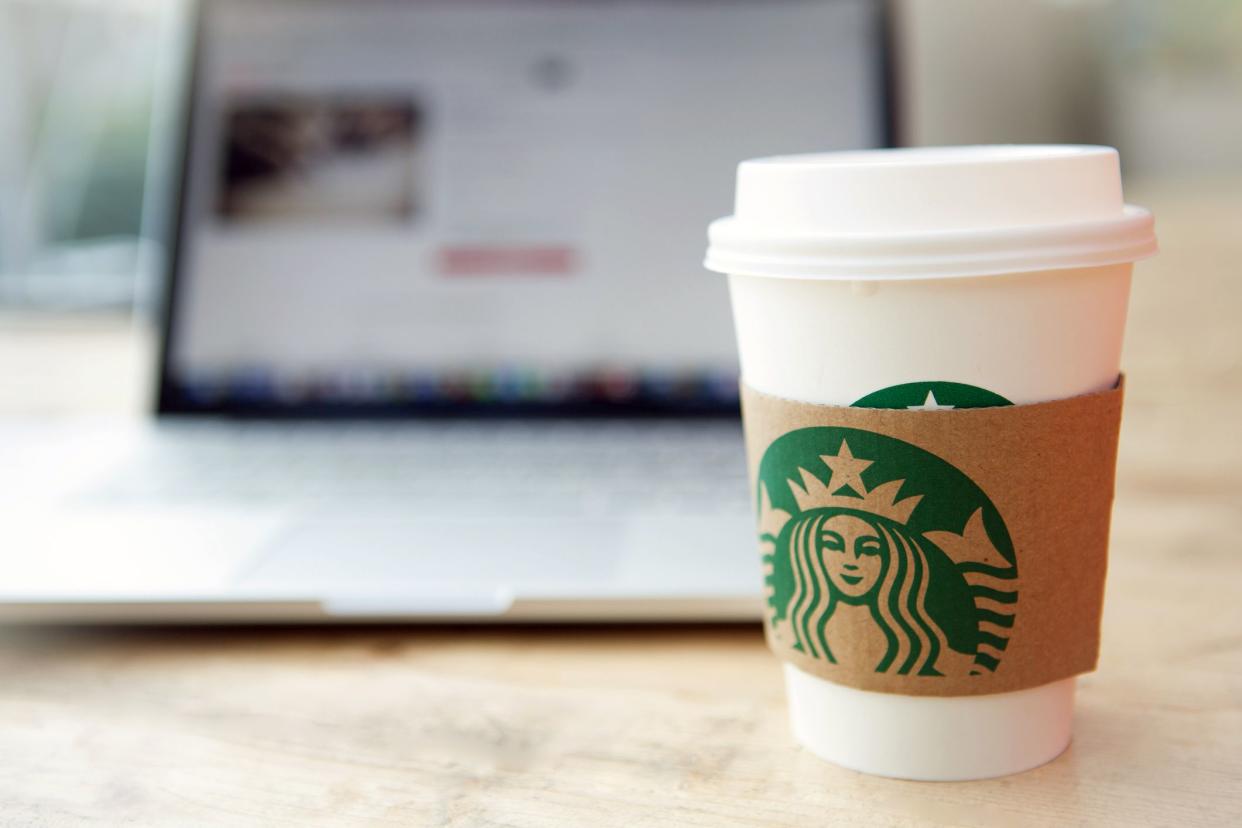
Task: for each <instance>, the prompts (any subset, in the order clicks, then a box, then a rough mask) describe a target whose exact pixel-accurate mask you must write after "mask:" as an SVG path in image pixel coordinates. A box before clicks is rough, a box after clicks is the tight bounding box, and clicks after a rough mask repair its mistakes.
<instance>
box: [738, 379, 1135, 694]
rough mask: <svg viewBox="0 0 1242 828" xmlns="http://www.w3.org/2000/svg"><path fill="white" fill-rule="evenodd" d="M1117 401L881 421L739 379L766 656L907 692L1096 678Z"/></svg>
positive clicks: (990, 689) (881, 416)
mask: <svg viewBox="0 0 1242 828" xmlns="http://www.w3.org/2000/svg"><path fill="white" fill-rule="evenodd" d="M1122 396H1123V391H1122V385H1121V383H1119V384H1118V387H1117V388H1116V389H1114V390H1113V391H1109V392H1105V393H1100V394H1089V395H1085V396H1081V397H1075V398H1072V399H1067V400H1060V401H1056V402H1048V403H1039V404H1034V405H1019V406H1005V407H995V408H975V409H957V410H930V411H928V410H888V409H866V408H849V407H836V406H824V405H813V404H808V403H801V402H795V401H791V400H785V399H780V398H777V397H773V396H769V395H766V394H761V393H759V392H756V391H754V390H753V389H751V388H748V387H746V386H745V385H743V388H742V406H743V418H744V422H745V428H746V444H747V452H748V455H749V463H750V478H751V482H752V487H753V488H752V491H753V493H754V495H755V503H756V507H757V512H758V523H759V529H758V535H759V538H760V550H761V553H762V554H763V555H764V567H765V573H766V576H767V593H768V613H767V623H766V629H767V637H768V642H769V644H770V645H771V647H772V649H773V650H774V651H775V652H776V653H777V655H778V656H780V657H781V658H782V659H784V660H786V661H789V662H791V663H793V664H794V665H796V666H797V667H799V668H800V669H802V670H804V671H806V672H808V673H812V674H814V675H817V676H820V677H822V678H825V679H828V680H830V681H834V682H837V683H840V684H845V685H849V686H851V687H857V688H861V689H864V690H876V691H882V692H889V693H901V694H906V695H926V696H961V695H978V694H985V693H1000V692H1007V691H1011V690H1020V689H1022V688H1026V687H1035V686H1038V685H1041V684H1046V683H1048V682H1050V681H1054V680H1056V679H1061V678H1065V677H1067V676H1072V675H1076V674H1078V673H1084V672H1089V671H1091V670H1093V669H1094V668H1095V664H1096V658H1097V654H1098V650H1099V628H1100V615H1101V611H1102V605H1103V591H1104V575H1105V569H1106V566H1107V551H1108V532H1109V518H1110V512H1111V505H1112V500H1113V481H1114V470H1115V464H1116V456H1117V434H1118V430H1119V426H1120V420H1121V405H1122Z"/></svg>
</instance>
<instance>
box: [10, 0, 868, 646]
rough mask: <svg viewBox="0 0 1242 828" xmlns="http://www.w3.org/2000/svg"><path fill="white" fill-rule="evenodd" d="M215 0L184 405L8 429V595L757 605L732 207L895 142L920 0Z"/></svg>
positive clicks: (607, 611) (292, 617)
mask: <svg viewBox="0 0 1242 828" xmlns="http://www.w3.org/2000/svg"><path fill="white" fill-rule="evenodd" d="M196 18H197V20H196V24H195V29H196V31H195V37H194V38H193V40H194V42H195V47H194V50H193V51H194V59H193V60H192V69H191V70H190V71H189V72H188V73H187V75H188V78H189V83H188V94H187V96H186V97H187V106H186V116H185V123H184V135H183V139H182V142H181V146H182V150H183V156H184V157H183V163H182V164H181V169H180V174H179V176H178V182H177V183H178V186H177V196H176V202H177V203H176V213H175V215H176V220H175V228H174V231H173V232H172V234H171V235H172V237H173V250H172V255H171V257H170V263H169V273H168V280H167V290H166V294H167V295H166V300H165V306H166V307H165V313H164V314H163V319H162V330H161V356H160V365H159V371H158V381H157V384H158V393H157V394H156V406H155V412H154V416H153V417H152V418H151V420H150V421H149V422H144V423H132V424H116V423H76V424H73V425H72V426H69V425H66V424H63V423H62V424H26V425H25V426H22V427H18V426H16V425H14V424H12V423H9V424H7V425H6V426H5V427H4V429H3V434H4V441H5V443H6V444H7V448H6V454H7V456H8V458H9V462H8V463H6V464H5V465H6V467H7V468H5V469H3V470H0V491H3V493H4V497H3V502H4V503H5V504H6V505H5V506H4V507H0V508H2V509H3V513H4V515H3V520H2V521H0V531H2V532H3V533H4V535H5V541H4V543H3V544H0V546H2V547H3V550H4V554H3V557H4V566H5V571H6V577H5V578H4V579H3V580H0V618H3V619H8V620H13V621H20V620H38V621H125V622H145V621H158V622H217V621H220V622H247V623H249V622H332V621H384V620H401V621H406V620H470V621H508V620H515V621H516V620H524V621H557V620H573V621H605V620H675V619H686V620H713V619H718V620H723V619H753V618H758V617H759V613H760V607H761V603H762V600H761V594H760V590H761V584H762V575H761V572H760V564H759V556H758V555H757V554H756V551H755V547H754V543H753V540H752V538H753V525H752V517H751V504H750V500H749V494H748V490H747V482H746V467H745V460H744V456H743V448H742V441H741V431H740V427H739V422H738V398H737V374H738V368H737V362H736V356H735V350H734V343H733V336H732V326H731V320H730V314H729V306H728V297H727V290H726V286H725V284H724V283H723V282H722V281H721V280H720V279H719V278H717V277H715V276H712V275H710V274H707V273H706V272H704V271H702V269H701V266H700V261H701V257H702V251H703V247H704V232H705V228H706V226H707V223H708V222H709V221H710V220H711V219H713V218H715V217H717V216H720V215H724V214H726V213H729V212H731V205H730V197H731V192H732V188H733V176H734V170H735V167H736V164H737V163H738V162H739V161H740V160H742V159H745V158H748V157H752V156H757V155H766V154H777V153H791V152H802V151H811V150H827V149H837V148H851V147H869V146H879V145H884V144H886V143H887V142H888V140H889V135H890V130H889V126H890V124H889V118H888V114H889V109H888V107H887V101H888V96H887V94H886V82H887V73H886V68H885V55H886V40H887V38H886V26H885V14H884V10H883V9H882V8H881V7H880V6H879V5H878V4H875V3H870V2H860V1H857V0H764V2H742V1H741V0H669V1H668V2H655V0H581V2H572V3H567V2H562V1H561V0H511V1H510V2H484V1H483V0H459V1H458V2H387V1H385V0H370V1H369V2H344V0H341V1H340V2H329V1H328V0H316V1H315V2H292V1H291V0H219V1H218V2H208V3H204V4H203V5H202V6H201V7H200V8H199V10H198V13H197V15H196Z"/></svg>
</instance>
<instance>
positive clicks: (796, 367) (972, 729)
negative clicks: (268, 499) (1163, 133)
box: [706, 146, 1155, 780]
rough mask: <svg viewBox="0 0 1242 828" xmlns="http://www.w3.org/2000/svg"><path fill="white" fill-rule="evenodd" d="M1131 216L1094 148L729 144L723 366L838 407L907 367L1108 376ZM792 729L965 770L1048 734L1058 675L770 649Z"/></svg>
mask: <svg viewBox="0 0 1242 828" xmlns="http://www.w3.org/2000/svg"><path fill="white" fill-rule="evenodd" d="M1152 228H1153V225H1152V220H1151V216H1150V214H1149V213H1147V212H1146V211H1144V210H1141V209H1140V208H1136V207H1130V206H1126V205H1125V204H1124V202H1123V200H1122V194H1121V182H1120V174H1119V169H1118V160H1117V153H1116V151H1115V150H1112V149H1110V148H1107V147H1062V146H1049V147H1042V146H1012V147H952V148H934V149H912V150H877V151H867V152H856V153H830V154H823V155H810V156H789V157H784V158H772V159H759V160H756V161H747V162H744V163H743V164H741V165H740V167H739V169H738V188H737V200H736V207H735V215H734V216H732V217H729V218H725V219H721V220H719V221H717V222H715V223H713V225H712V227H711V229H710V231H709V238H710V247H709V251H708V257H707V263H706V264H707V266H708V267H709V268H710V269H712V270H716V271H719V272H723V273H727V274H729V287H730V293H731V296H732V302H733V313H734V320H735V324H736V328H737V338H738V348H739V352H740V357H741V366H742V378H743V380H744V381H745V382H746V383H747V384H748V385H750V386H751V387H752V388H754V389H755V390H757V391H760V392H764V393H767V394H772V395H776V396H780V397H785V398H788V399H794V400H800V401H803V402H809V403H821V404H833V405H849V404H851V403H853V402H855V401H857V400H859V399H860V398H862V397H864V396H866V395H868V394H871V393H873V392H875V391H879V390H881V389H885V388H889V387H891V386H895V385H901V384H904V383H911V382H929V381H948V382H957V383H966V384H969V385H973V386H978V387H980V388H984V389H987V390H989V391H992V392H995V393H997V394H999V395H1001V396H1003V397H1005V398H1007V399H1008V400H1010V401H1011V402H1013V403H1015V404H1023V403H1031V402H1039V401H1045V400H1053V399H1060V398H1065V397H1071V396H1075V395H1078V394H1084V393H1089V392H1092V391H1100V390H1105V389H1107V388H1111V387H1112V386H1113V385H1114V384H1115V383H1116V381H1117V377H1118V373H1119V371H1120V356H1121V345H1122V336H1123V331H1124V327H1125V315H1126V304H1127V299H1128V296H1129V287H1130V272H1131V267H1132V262H1133V261H1135V260H1137V259H1140V258H1144V257H1147V256H1150V255H1152V254H1153V253H1154V252H1155V237H1154V234H1153V229H1152ZM785 673H786V688H787V693H788V697H789V709H790V718H791V724H792V728H793V732H794V735H795V736H796V738H797V739H798V740H799V741H800V742H801V743H802V744H803V745H805V746H806V747H807V748H808V749H810V750H811V751H813V752H814V753H816V754H817V755H819V756H821V757H823V758H825V759H828V760H830V761H833V762H836V763H838V764H841V765H844V766H846V767H850V768H854V769H856V770H861V771H865V772H868V773H874V774H880V775H884V776H895V777H902V778H908V779H924V780H960V779H979V778H986V777H991V776H1001V775H1004V774H1009V773H1015V772H1018V771H1022V770H1026V769H1028V768H1031V767H1035V766H1037V765H1040V764H1043V763H1044V762H1047V761H1049V760H1051V759H1053V758H1054V757H1056V756H1057V755H1058V754H1060V753H1061V752H1062V751H1063V750H1064V749H1065V747H1066V746H1067V745H1068V743H1069V740H1070V734H1071V721H1072V714H1073V696H1074V679H1072V678H1071V679H1065V680H1062V681H1057V682H1053V683H1052V684H1048V685H1044V686H1042V687H1035V688H1029V689H1026V690H1021V691H1018V692H1012V693H1002V694H995V695H982V696H956V697H936V696H902V695H897V694H891V693H877V692H871V691H864V690H858V689H854V688H851V687H847V686H844V685H840V684H835V683H832V682H828V681H825V680H823V679H820V678H818V677H815V676H812V675H810V674H807V673H805V672H802V671H800V670H798V669H797V668H795V667H793V666H791V665H786V666H785Z"/></svg>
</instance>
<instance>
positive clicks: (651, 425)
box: [79, 420, 749, 516]
mask: <svg viewBox="0 0 1242 828" xmlns="http://www.w3.org/2000/svg"><path fill="white" fill-rule="evenodd" d="M79 498H82V499H85V500H88V501H92V502H95V503H99V502H101V501H102V502H107V503H117V502H126V501H143V502H149V501H152V500H154V501H162V502H165V503H173V504H175V503H179V502H193V503H202V502H204V501H209V502H210V501H232V502H237V501H242V502H245V503H248V504H253V505H260V504H262V505H280V504H286V503H287V504H290V505H314V504H316V503H326V502H331V503H332V504H334V505H336V506H341V505H345V506H349V505H354V506H356V507H358V508H367V507H368V506H371V505H381V506H386V507H387V506H392V505H399V507H400V508H401V510H402V511H403V512H405V513H417V512H424V511H425V512H432V513H436V514H441V515H442V514H446V513H455V512H456V513H475V514H477V513H479V512H480V510H486V511H487V512H489V513H490V514H491V515H492V516H495V515H496V514H498V513H500V514H503V513H506V512H508V513H515V512H517V513H521V514H530V513H532V512H540V513H546V512H555V513H560V514H564V513H576V514H587V515H592V516H595V515H602V514H612V513H624V512H632V511H635V510H640V511H644V512H652V511H654V512H669V513H680V514H685V513H687V512H690V513H697V514H704V513H717V512H732V513H735V514H736V513H739V511H743V512H744V510H747V509H748V508H749V496H748V494H747V483H746V465H745V457H744V452H743V448H742V439H741V430H740V428H739V427H738V425H737V424H736V423H735V422H727V421H726V422H717V421H694V420H679V421H629V422H613V421H573V422H541V421H519V422H468V421H467V422H462V421H457V422H444V423H438V422H432V423H418V424H404V423H403V424H391V423H389V424H384V423H366V424H363V423H348V424H319V423H316V424H300V423H174V424H167V425H162V426H160V427H158V428H157V429H155V430H154V432H153V434H152V435H151V437H150V439H146V440H143V441H142V442H141V443H140V445H139V446H138V448H137V450H136V451H135V452H134V454H133V455H132V456H131V457H130V459H129V460H128V461H127V462H126V463H124V464H123V465H122V467H121V468H120V469H119V470H117V471H115V472H114V473H113V474H111V475H110V476H108V477H106V478H105V479H103V480H102V481H99V482H98V483H96V484H95V485H92V486H90V487H89V488H87V489H86V490H84V491H82V492H81V493H80V495H79ZM394 501H395V502H396V503H394Z"/></svg>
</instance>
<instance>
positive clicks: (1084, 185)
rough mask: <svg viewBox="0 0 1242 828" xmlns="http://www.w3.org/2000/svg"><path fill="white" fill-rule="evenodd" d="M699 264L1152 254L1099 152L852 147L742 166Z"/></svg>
mask: <svg viewBox="0 0 1242 828" xmlns="http://www.w3.org/2000/svg"><path fill="white" fill-rule="evenodd" d="M708 240H709V246H708V250H707V260H706V262H705V263H704V264H705V265H706V266H707V268H708V269H709V270H714V271H718V272H720V273H737V274H745V275H753V276H777V277H786V278H802V279H939V278H946V277H954V276H979V275H985V274H993V273H1017V272H1023V271H1032V270H1049V269H1055V268H1069V267H1092V266H1097V265H1107V264H1117V263H1119V262H1132V261H1136V260H1138V259H1143V258H1147V257H1149V256H1152V255H1154V254H1155V253H1156V236H1155V228H1154V222H1153V221H1152V216H1151V213H1149V212H1148V211H1146V210H1144V209H1143V208H1141V207H1135V206H1132V205H1127V204H1126V203H1125V202H1124V200H1123V199H1122V194H1121V173H1120V164H1119V162H1118V158H1117V151H1116V150H1115V149H1113V148H1111V147H1094V146H1055V145H1050V146H1040V145H1007V146H977V147H928V148H920V149H889V150H864V151H859V152H833V153H821V154H814V155H788V156H778V157H773V158H758V159H754V160H751V161H744V162H742V163H741V164H740V165H738V170H737V196H736V201H735V206H734V215H732V216H729V217H727V218H722V219H718V220H717V221H714V222H712V224H711V227H710V228H708Z"/></svg>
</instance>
